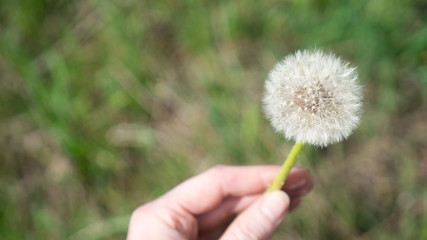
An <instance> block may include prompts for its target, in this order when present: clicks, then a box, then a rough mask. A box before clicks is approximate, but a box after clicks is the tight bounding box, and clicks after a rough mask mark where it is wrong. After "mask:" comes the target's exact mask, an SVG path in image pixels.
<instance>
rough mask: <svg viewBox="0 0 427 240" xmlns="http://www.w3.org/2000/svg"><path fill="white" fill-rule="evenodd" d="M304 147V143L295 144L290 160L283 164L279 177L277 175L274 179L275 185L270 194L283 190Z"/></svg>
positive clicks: (270, 189)
mask: <svg viewBox="0 0 427 240" xmlns="http://www.w3.org/2000/svg"><path fill="white" fill-rule="evenodd" d="M303 146H304V145H303V144H302V143H295V145H294V146H293V147H292V150H291V152H290V153H289V155H288V158H286V160H285V162H284V163H283V165H282V169H281V170H280V172H279V175H277V177H276V179H274V181H273V183H272V184H271V186H270V187H269V188H268V192H273V191H276V190H279V189H281V188H282V186H283V184H284V183H285V180H286V178H287V177H288V175H289V172H290V171H291V168H292V167H293V166H294V165H295V162H296V160H297V157H298V154H299V152H300V151H301V149H302V147H303Z"/></svg>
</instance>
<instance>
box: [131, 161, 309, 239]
mask: <svg viewBox="0 0 427 240" xmlns="http://www.w3.org/2000/svg"><path fill="white" fill-rule="evenodd" d="M279 171H280V166H247V167H240V166H239V167H238V166H217V167H214V168H211V169H209V170H207V171H205V172H203V173H201V174H199V175H197V176H194V177H192V178H190V179H188V180H187V181H185V182H183V183H181V184H180V185H178V186H177V187H175V188H174V189H172V190H171V191H169V192H167V193H166V194H165V195H163V196H161V197H159V198H158V199H156V200H154V201H152V202H149V203H147V204H144V205H142V206H140V207H139V208H138V209H136V210H135V211H134V213H133V214H132V217H131V220H130V224H129V232H128V236H127V240H137V239H218V238H221V239H268V238H269V237H271V235H272V234H273V233H274V231H275V230H276V228H277V227H278V226H279V224H280V223H281V222H282V220H283V218H284V216H285V214H286V213H287V211H288V210H291V209H293V208H295V207H297V206H298V205H299V204H300V201H301V197H302V196H303V195H305V194H307V193H308V192H309V191H310V190H311V189H312V187H313V181H312V178H311V177H310V175H309V173H308V172H307V171H306V170H304V169H301V168H293V169H292V170H291V172H290V174H289V176H288V178H287V180H286V183H285V185H284V187H283V188H282V189H283V190H284V191H286V193H287V194H286V193H284V192H283V191H275V192H272V193H265V190H266V189H267V187H268V186H269V185H270V184H271V182H272V181H273V179H274V178H275V177H276V175H277V174H278V173H279Z"/></svg>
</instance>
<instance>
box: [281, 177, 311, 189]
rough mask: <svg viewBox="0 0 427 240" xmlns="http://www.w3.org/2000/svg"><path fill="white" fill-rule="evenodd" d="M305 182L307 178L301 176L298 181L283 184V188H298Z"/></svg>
mask: <svg viewBox="0 0 427 240" xmlns="http://www.w3.org/2000/svg"><path fill="white" fill-rule="evenodd" d="M306 182H307V179H305V178H303V179H301V180H299V181H296V182H292V183H290V184H289V185H288V186H285V189H288V190H291V189H295V188H299V187H302V186H303V185H304V184H305V183H306Z"/></svg>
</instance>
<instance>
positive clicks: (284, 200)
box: [261, 191, 289, 221]
mask: <svg viewBox="0 0 427 240" xmlns="http://www.w3.org/2000/svg"><path fill="white" fill-rule="evenodd" d="M288 206H289V197H288V195H287V194H286V193H284V192H282V191H274V192H272V193H267V194H266V195H265V198H264V200H263V202H262V205H261V211H262V212H263V213H264V214H265V216H267V218H269V219H270V220H271V221H276V220H277V219H279V218H280V217H281V216H282V215H283V214H284V212H285V211H286V209H287V207H288Z"/></svg>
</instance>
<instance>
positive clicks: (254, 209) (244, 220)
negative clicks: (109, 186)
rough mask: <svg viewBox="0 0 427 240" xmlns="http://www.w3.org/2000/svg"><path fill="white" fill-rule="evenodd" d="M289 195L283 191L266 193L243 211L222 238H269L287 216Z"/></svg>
mask: <svg viewBox="0 0 427 240" xmlns="http://www.w3.org/2000/svg"><path fill="white" fill-rule="evenodd" d="M288 208H289V197H288V195H286V193H284V192H282V191H274V192H272V193H267V194H265V195H264V196H263V197H262V198H261V199H259V200H258V201H257V202H255V203H254V204H253V205H252V206H250V207H249V208H248V209H246V210H245V211H244V212H243V213H241V214H240V215H239V216H238V217H237V218H236V219H235V220H234V221H233V222H232V223H231V225H230V226H229V227H228V229H227V230H226V231H225V233H224V235H223V236H222V237H221V239H223V240H225V239H268V238H270V237H271V236H272V235H273V233H274V231H275V230H276V228H277V227H278V226H279V224H280V223H281V222H282V220H283V218H284V217H285V214H286V212H287V211H288Z"/></svg>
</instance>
